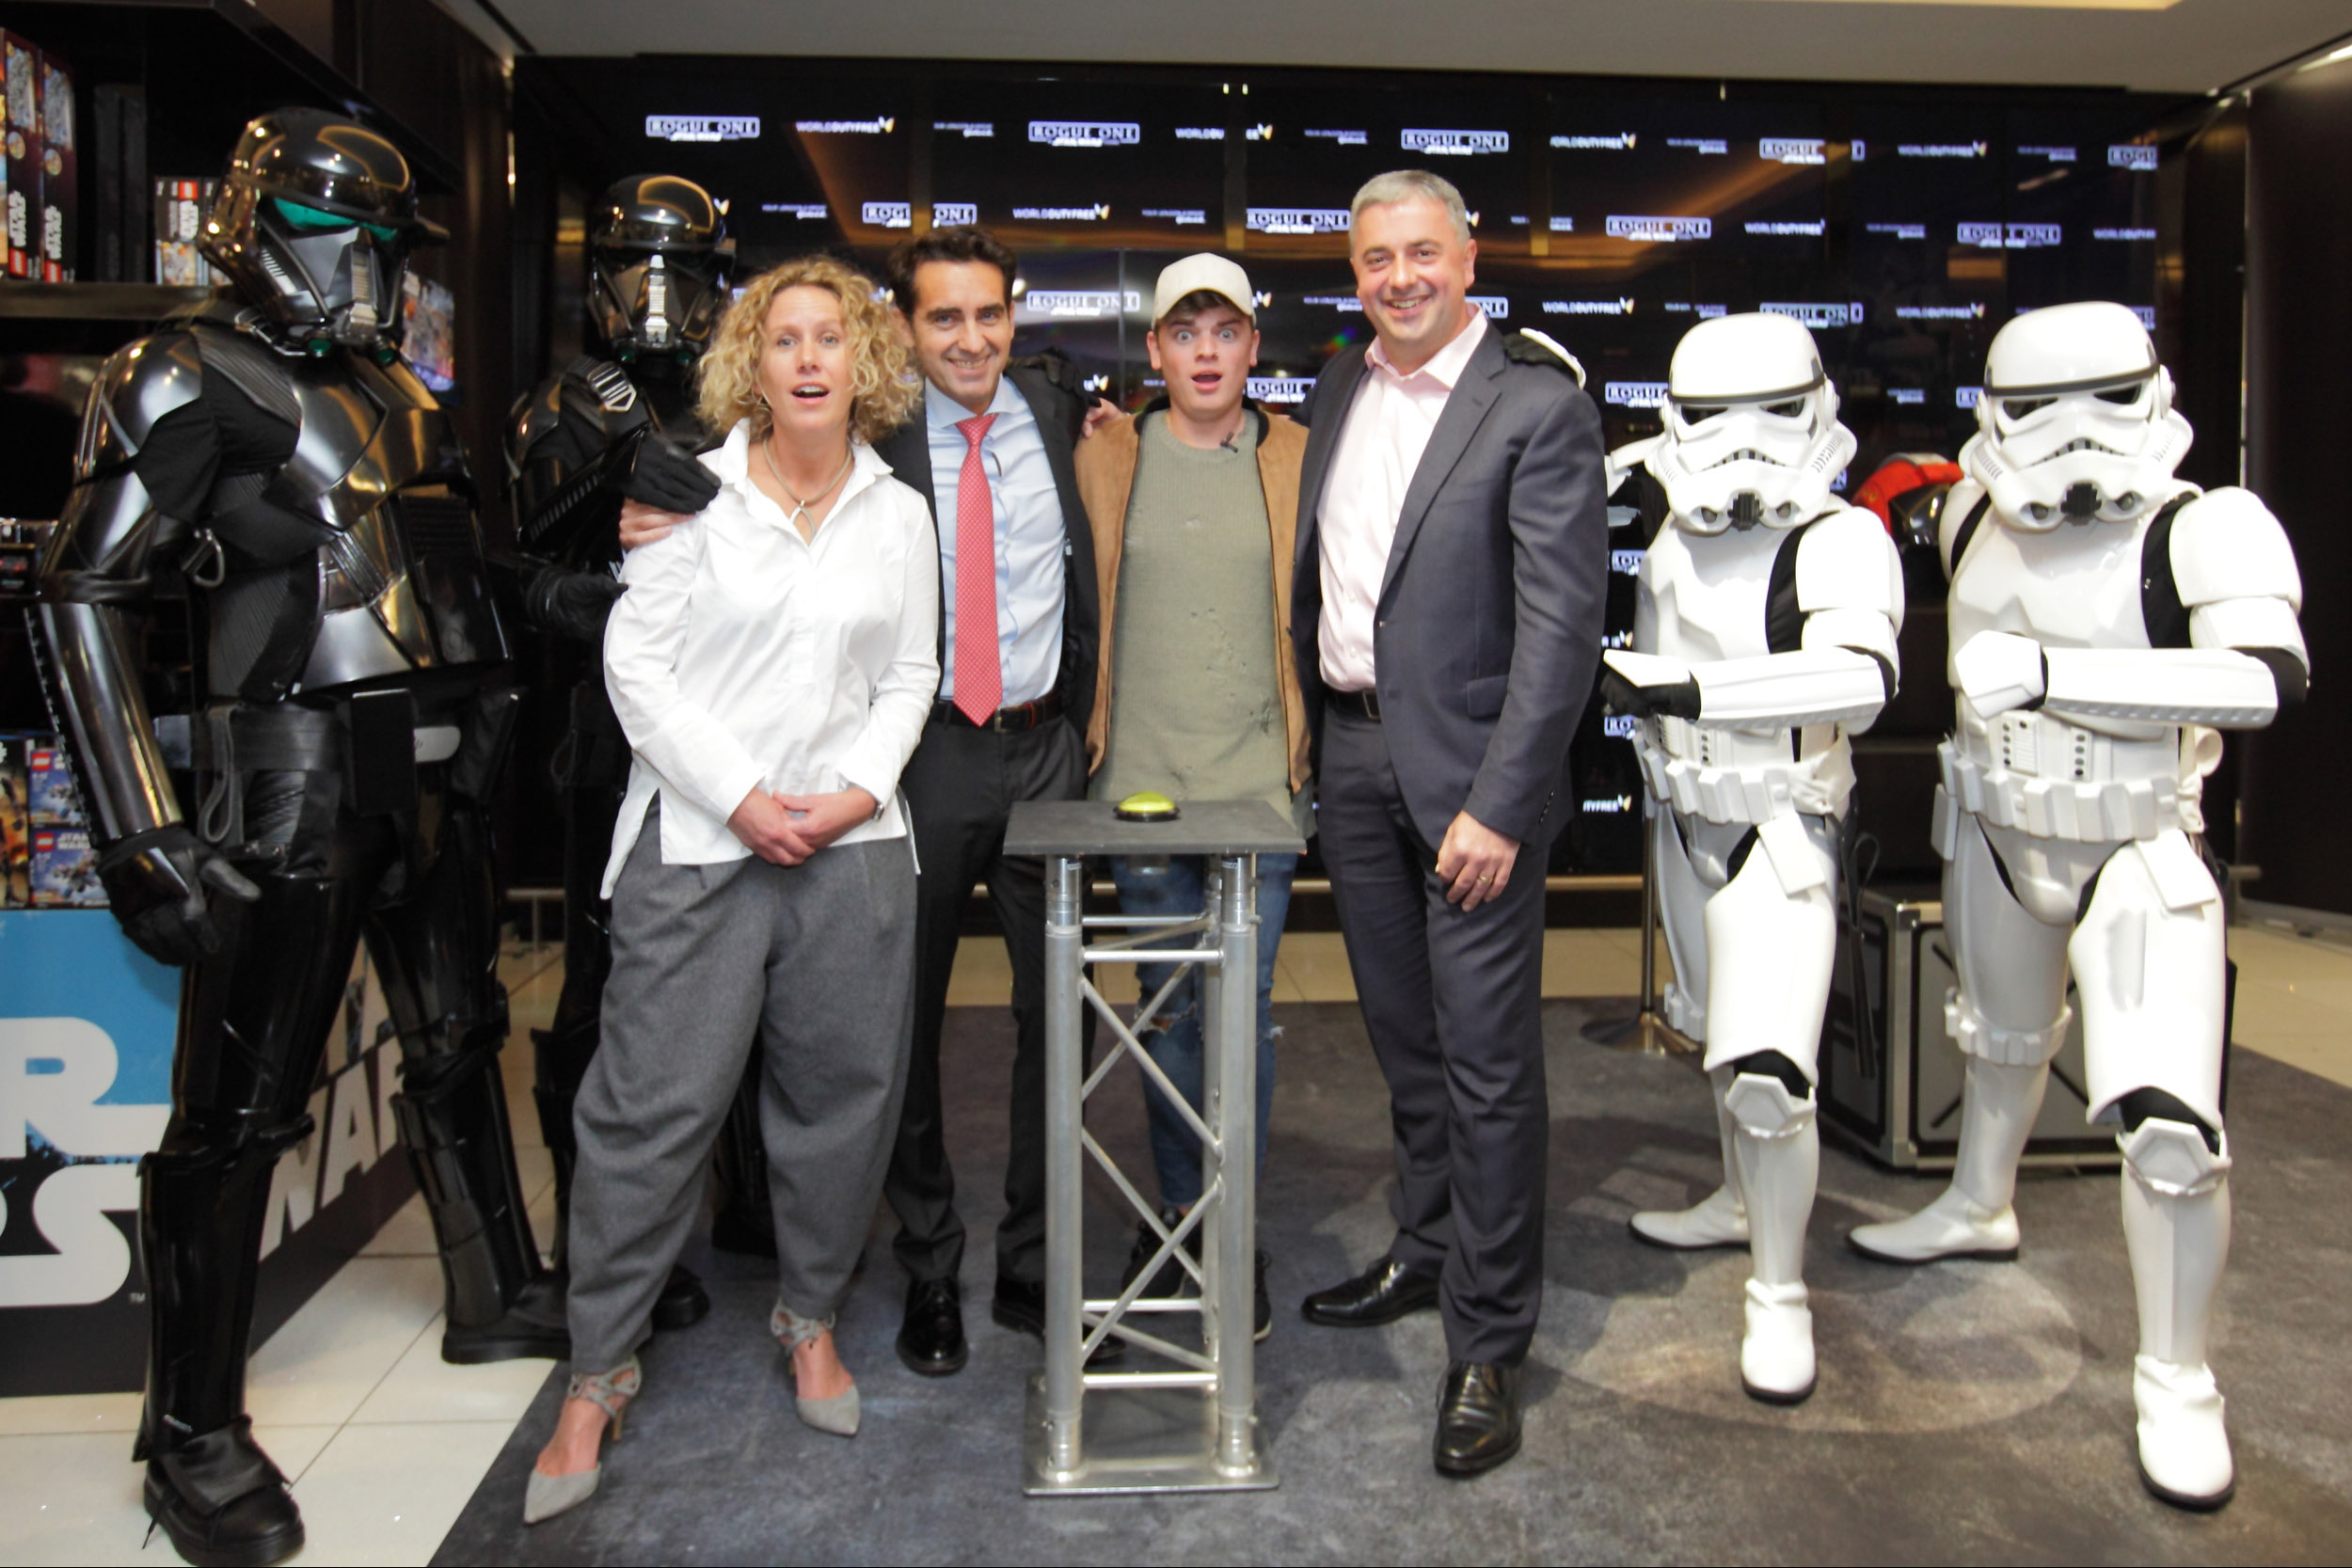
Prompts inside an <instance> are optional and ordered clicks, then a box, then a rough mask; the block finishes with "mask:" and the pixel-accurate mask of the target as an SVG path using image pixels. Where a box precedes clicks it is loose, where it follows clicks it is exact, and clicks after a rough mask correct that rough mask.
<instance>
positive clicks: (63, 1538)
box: [0, 927, 2352, 1564]
mask: <svg viewBox="0 0 2352 1568" xmlns="http://www.w3.org/2000/svg"><path fill="white" fill-rule="evenodd" d="M2230 951H2231V955H2232V956H2233V958H2236V959H2237V962H2238V996H2237V1031H2236V1033H2237V1039H2238V1042H2239V1043H2240V1044H2241V1045H2243V1046H2246V1047H2247V1048H2249V1049H2250V1050H2254V1051H2259V1052H2261V1053H2264V1054H2265V1055H2268V1056H2275V1057H2277V1058H2278V1059H2280V1061H2284V1062H2288V1063H2292V1064H2293V1065H2295V1066H2296V1067H2299V1068H2302V1069H2305V1070H2307V1071H2310V1072H2313V1073H2316V1074H2318V1075H2320V1076H2322V1077H2325V1078H2328V1079H2329V1080H2331V1081H2333V1082H2335V1083H2338V1084H2343V1085H2348V1086H2352V951H2348V950H2346V949H2344V948H2343V947H2337V946H2330V945H2326V944H2322V943H2319V942H2310V941H2305V940H2302V939H2299V938H2297V937H2296V936H2295V935H2294V934H2292V933H2291V932H2288V931H2284V930H2282V929H2278V928H2270V927H2239V928H2237V929H2236V930H2234V931H2233V932H2232V933H2231V939H2230ZM555 958H556V954H555V951H554V950H553V949H548V950H544V951H542V952H539V953H537V954H532V953H530V952H525V951H516V952H514V953H511V954H510V955H509V956H508V957H507V958H506V960H505V961H504V962H503V963H502V964H501V974H502V975H503V977H504V978H505V980H506V983H507V985H508V987H509V989H510V990H511V991H512V993H513V996H514V1011H515V1034H514V1038H515V1039H516V1040H518V1041H519V1040H524V1039H527V1038H528V1036H527V1035H526V1033H525V1031H527V1030H528V1029H530V1028H531V1027H532V1026H533V1025H543V1024H544V1023H545V1022H547V1020H548V1016H549V1015H550V1014H551V1013H552V1011H553V1009H554V1005H555V995H556V990H557V988H558V987H559V985H560V984H561V980H562V974H561V970H560V967H559V966H558V965H557V964H556V962H555V961H554V960H555ZM1640 968H1641V938H1640V934H1639V933H1638V932H1635V931H1630V930H1591V931H1553V932H1550V933H1549V934H1548V936H1547V938H1546V942H1545V953H1544V993H1545V994H1546V995H1547V996H1624V995H1629V994H1631V993H1632V992H1633V991H1634V990H1636V989H1637V988H1638V986H1639V983H1640ZM1662 968H1663V965H1662V963H1661V970H1662ZM1113 983H1114V984H1115V983H1116V980H1115V979H1114V982H1113ZM1123 989H1124V991H1125V992H1126V995H1125V996H1124V997H1121V996H1120V994H1119V993H1117V992H1114V994H1113V999H1114V1000H1121V999H1124V1000H1132V991H1133V981H1132V979H1129V980H1127V981H1126V982H1125V986H1124V988H1123ZM1010 990H1011V981H1010V971H1009V968H1008V966H1007V964H1006V960H1005V954H1004V947H1003V944H1002V943H1001V942H990V941H967V942H965V943H964V944H963V948H962V952H961V956H960V958H959V959H958V962H957V966H956V974H955V978H954V983H953V988H952V990H951V992H950V1000H951V1001H952V1002H953V1003H955V1004H957V1005H959V1006H1001V1005H1003V1004H1004V1003H1005V1002H1007V1001H1009V997H1010ZM1354 994H1355V993H1354V988H1353V986H1352V985H1351V983H1350V981H1349V978H1348V972H1347V959H1346V955H1345V953H1344V952H1343V949H1342V947H1341V944H1340V939H1339V938H1338V937H1337V936H1336V935H1333V934H1329V933H1324V932H1298V933H1295V934H1293V935H1290V936H1288V937H1285V938H1284V939H1283V942H1282V948H1281V953H1280V957H1279V964H1278V976H1277V989H1276V991H1275V999H1276V1000H1277V1001H1281V1002H1327V1001H1346V1000H1349V999H1350V998H1351V997H1353V995H1354ZM504 1065H505V1071H506V1084H507V1094H508V1100H509V1101H510V1103H511V1105H512V1106H513V1109H514V1124H515V1132H516V1139H517V1141H518V1143H519V1144H520V1145H521V1148H520V1151H519V1152H520V1163H521V1167H522V1174H523V1179H524V1187H525V1190H526V1192H527V1193H528V1194H529V1195H530V1196H531V1200H532V1223H533V1225H534V1226H535V1227H537V1229H538V1231H539V1233H540V1234H542V1235H545V1234H546V1233H547V1229H548V1218H549V1209H550V1206H551V1204H552V1202H553V1196H554V1179H553V1173H552V1169H551V1167H550V1166H549V1164H548V1155H547V1150H546V1149H545V1148H542V1147H541V1146H540V1144H539V1138H538V1117H537V1114H536V1112H535V1111H534V1110H533V1109H532V1103H531V1092H530V1072H531V1053H530V1052H529V1050H528V1049H520V1050H510V1051H508V1052H507V1053H506V1054H505V1057H504ZM440 1302H441V1283H440V1274H439V1268H438V1265H437V1263H436V1262H435V1260H434V1257H433V1240H432V1230H431V1227H430V1226H429V1225H428V1223H427V1222H426V1219H425V1216H424V1212H423V1210H422V1207H421V1204H419V1203H417V1202H411V1203H410V1204H409V1205H408V1206H407V1207H406V1208H405V1209H404V1210H402V1211H401V1212H400V1213H399V1214H397V1215H396V1216H394V1218H393V1219H392V1221H391V1222H390V1223H389V1225H388V1226H386V1227H385V1228H384V1230H383V1231H382V1232H381V1233H380V1234H379V1235H378V1236H377V1237H376V1238H375V1240H374V1241H373V1243H371V1244H370V1245H369V1246H368V1247H367V1249H366V1250H365V1252H364V1253H363V1254H362V1255H361V1256H360V1257H358V1258H357V1259H353V1260H352V1261H351V1262H350V1263H349V1264H347V1265H345V1267H344V1268H343V1270H342V1272H341V1273H340V1274H338V1275H336V1276H335V1278H334V1279H332V1280H331V1281H329V1282H328V1284H327V1286H326V1289H324V1290H323V1291H320V1292H319V1294H318V1295H317V1296H315V1297H313V1298H312V1299H311V1301H310V1303H309V1305H307V1306H306V1307H303V1309H302V1310H301V1311H299V1312H297V1313H295V1314H294V1317H293V1318H292V1319H291V1320H289V1321H288V1322H287V1323H286V1324H285V1326H284V1327H282V1328H280V1329H279V1330H278V1332H277V1333H276V1334H274V1335H272V1336H271V1337H270V1338H269V1339H268V1341H267V1342H266V1343H264V1344H262V1346H261V1347H260V1348H259V1350H257V1351H256V1352H255V1354H254V1357H253V1367H252V1373H251V1403H252V1411H253V1417H254V1428H255V1432H256V1433H257V1434H258V1435H259V1436H260V1438H261V1439H262V1442H263V1443H264V1444H265V1445H266V1446H267V1447H268V1449H269V1450H270V1453H271V1455H272V1456H273V1457H274V1458H275V1459H276V1460H277V1461H278V1465H279V1466H280V1467H281V1468H282V1469H284V1470H285V1472H286V1473H287V1475H288V1476H290V1477H292V1478H293V1480H294V1495H295V1497H297V1498H299V1499H300V1501H301V1503H302V1510H303V1517H304V1519H305V1521H306V1522H307V1524H308V1527H309V1530H310V1544H309V1545H308V1546H307V1547H306V1548H305V1549H304V1551H303V1552H302V1554H301V1556H300V1557H299V1558H298V1559H297V1560H298V1561H300V1562H303V1563H322V1564H323V1563H342V1562H354V1563H387V1564H390V1563H422V1562H425V1561H428V1560H430V1559H431V1558H432V1555H433V1553H434V1551H435V1550H436V1548H437V1547H438V1546H439V1544H440V1542H441V1538H442V1536H443V1535H444V1534H445V1533H446V1532H447V1531H448V1529H449V1527H450V1525H451V1523H452V1522H453V1520H454V1519H455V1518H456V1516H457V1514H458V1513H459V1511H460V1510H462V1509H463V1508H464V1507H465V1505H466V1501H467V1499H468V1498H469V1497H471V1496H472V1495H473V1491H474V1488H475V1487H476V1486H477V1485H479V1484H480V1482H481V1480H482V1477H483V1475H484V1474H485V1472H486V1471H487V1470H488V1468H489V1466H490V1462H491V1461H492V1459H494V1458H495V1457H496V1456H497V1454H498V1452H499V1450H500V1449H501V1448H502V1447H503V1446H504V1445H505V1443H506V1440H507V1437H508V1436H509V1434H510V1433H512V1432H513V1431H514V1428H515V1423H516V1421H517V1420H518V1419H520V1418H521V1416H522V1413H523V1411H524V1409H525V1407H526V1406H528V1405H529V1403H530V1402H531V1399H532V1395H533V1394H534V1393H535V1392H536V1391H537V1389H538V1387H539V1386H540V1384H541V1382H542V1381H543V1380H544V1379H545V1378H546V1376H547V1371H548V1366H549V1363H548V1362H545V1361H517V1362H509V1363H506V1364H504V1365H501V1366H493V1367H451V1366H448V1365H445V1364H444V1363H443V1362H442V1361H441V1359H440V1355H439V1341H440V1331H439V1323H440ZM138 1403H139V1402H138V1396H137V1395H135V1394H105V1395H89V1396H77V1397H62V1398H52V1399H23V1400H0V1510H5V1511H6V1516H7V1517H8V1519H10V1520H11V1521H12V1525H11V1528H9V1529H8V1530H7V1531H6V1532H5V1533H0V1564H9V1563H116V1562H121V1563H141V1564H165V1563H169V1562H172V1561H174V1560H175V1559H174V1558H173V1556H172V1553H171V1549H170V1547H169V1545H168V1544H166V1543H164V1542H163V1541H162V1540H161V1539H157V1540H156V1541H154V1542H152V1543H149V1544H145V1545H144V1547H143V1546H142V1544H141V1543H142V1539H143V1537H144V1536H145V1534H146V1528H147V1520H146V1515H145V1513H143V1511H142V1510H141V1508H140V1504H139V1481H140V1475H141V1472H140V1469H139V1467H138V1466H136V1465H133V1464H132V1463H131V1462H130V1446H131V1433H132V1432H133V1431H134V1429H135V1427H136V1426H137V1423H138Z"/></svg>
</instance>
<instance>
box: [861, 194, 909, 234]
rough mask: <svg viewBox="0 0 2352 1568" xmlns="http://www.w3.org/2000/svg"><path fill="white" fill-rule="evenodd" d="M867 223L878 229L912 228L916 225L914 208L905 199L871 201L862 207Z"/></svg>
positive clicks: (862, 213)
mask: <svg viewBox="0 0 2352 1568" xmlns="http://www.w3.org/2000/svg"><path fill="white" fill-rule="evenodd" d="M860 213H861V215H863V216H864V217H865V219H866V222H867V223H870V224H872V225H873V226H874V227H875V228H877V229H911V228H913V227H914V206H913V205H912V204H911V203H908V202H904V201H869V202H867V203H866V205H865V206H864V207H863V208H861V209H860Z"/></svg>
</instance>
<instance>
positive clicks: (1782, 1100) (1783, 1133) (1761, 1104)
mask: <svg viewBox="0 0 2352 1568" xmlns="http://www.w3.org/2000/svg"><path fill="white" fill-rule="evenodd" d="M1724 1109H1725V1110H1727V1111H1729V1112H1730V1113H1731V1115H1732V1118H1733V1119H1734V1120H1735V1121H1737V1122H1738V1123H1739V1124H1740V1131H1741V1132H1745V1133H1747V1134H1748V1135H1749V1136H1751V1137H1756V1138H1764V1139H1779V1138H1793V1137H1795V1136H1797V1135H1798V1134H1799V1133H1801V1132H1804V1131H1805V1129H1807V1128H1809V1127H1811V1126H1812V1125H1813V1115H1814V1109H1815V1107H1814V1103H1813V1100H1812V1098H1811V1097H1810V1096H1801V1095H1797V1094H1793V1093H1791V1092H1790V1091H1789V1088H1788V1085H1786V1084H1784V1083H1782V1082H1781V1081H1780V1080H1779V1079H1778V1078H1776V1077H1773V1076H1772V1075H1771V1074H1769V1073H1761V1072H1742V1073H1739V1074H1736V1075H1735V1076H1734V1077H1733V1078H1732V1080H1731V1087H1730V1088H1729V1089H1727V1090H1725V1091H1724Z"/></svg>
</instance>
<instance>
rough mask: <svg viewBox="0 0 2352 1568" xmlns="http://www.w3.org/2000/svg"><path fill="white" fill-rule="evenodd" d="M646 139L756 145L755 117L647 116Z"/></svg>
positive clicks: (757, 133)
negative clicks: (749, 143) (749, 142)
mask: <svg viewBox="0 0 2352 1568" xmlns="http://www.w3.org/2000/svg"><path fill="white" fill-rule="evenodd" d="M645 135H649V136H651V137H653V138H654V139H656V140H657V141H757V140H758V139H759V117H758V116H757V115H647V116H646V117H645Z"/></svg>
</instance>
